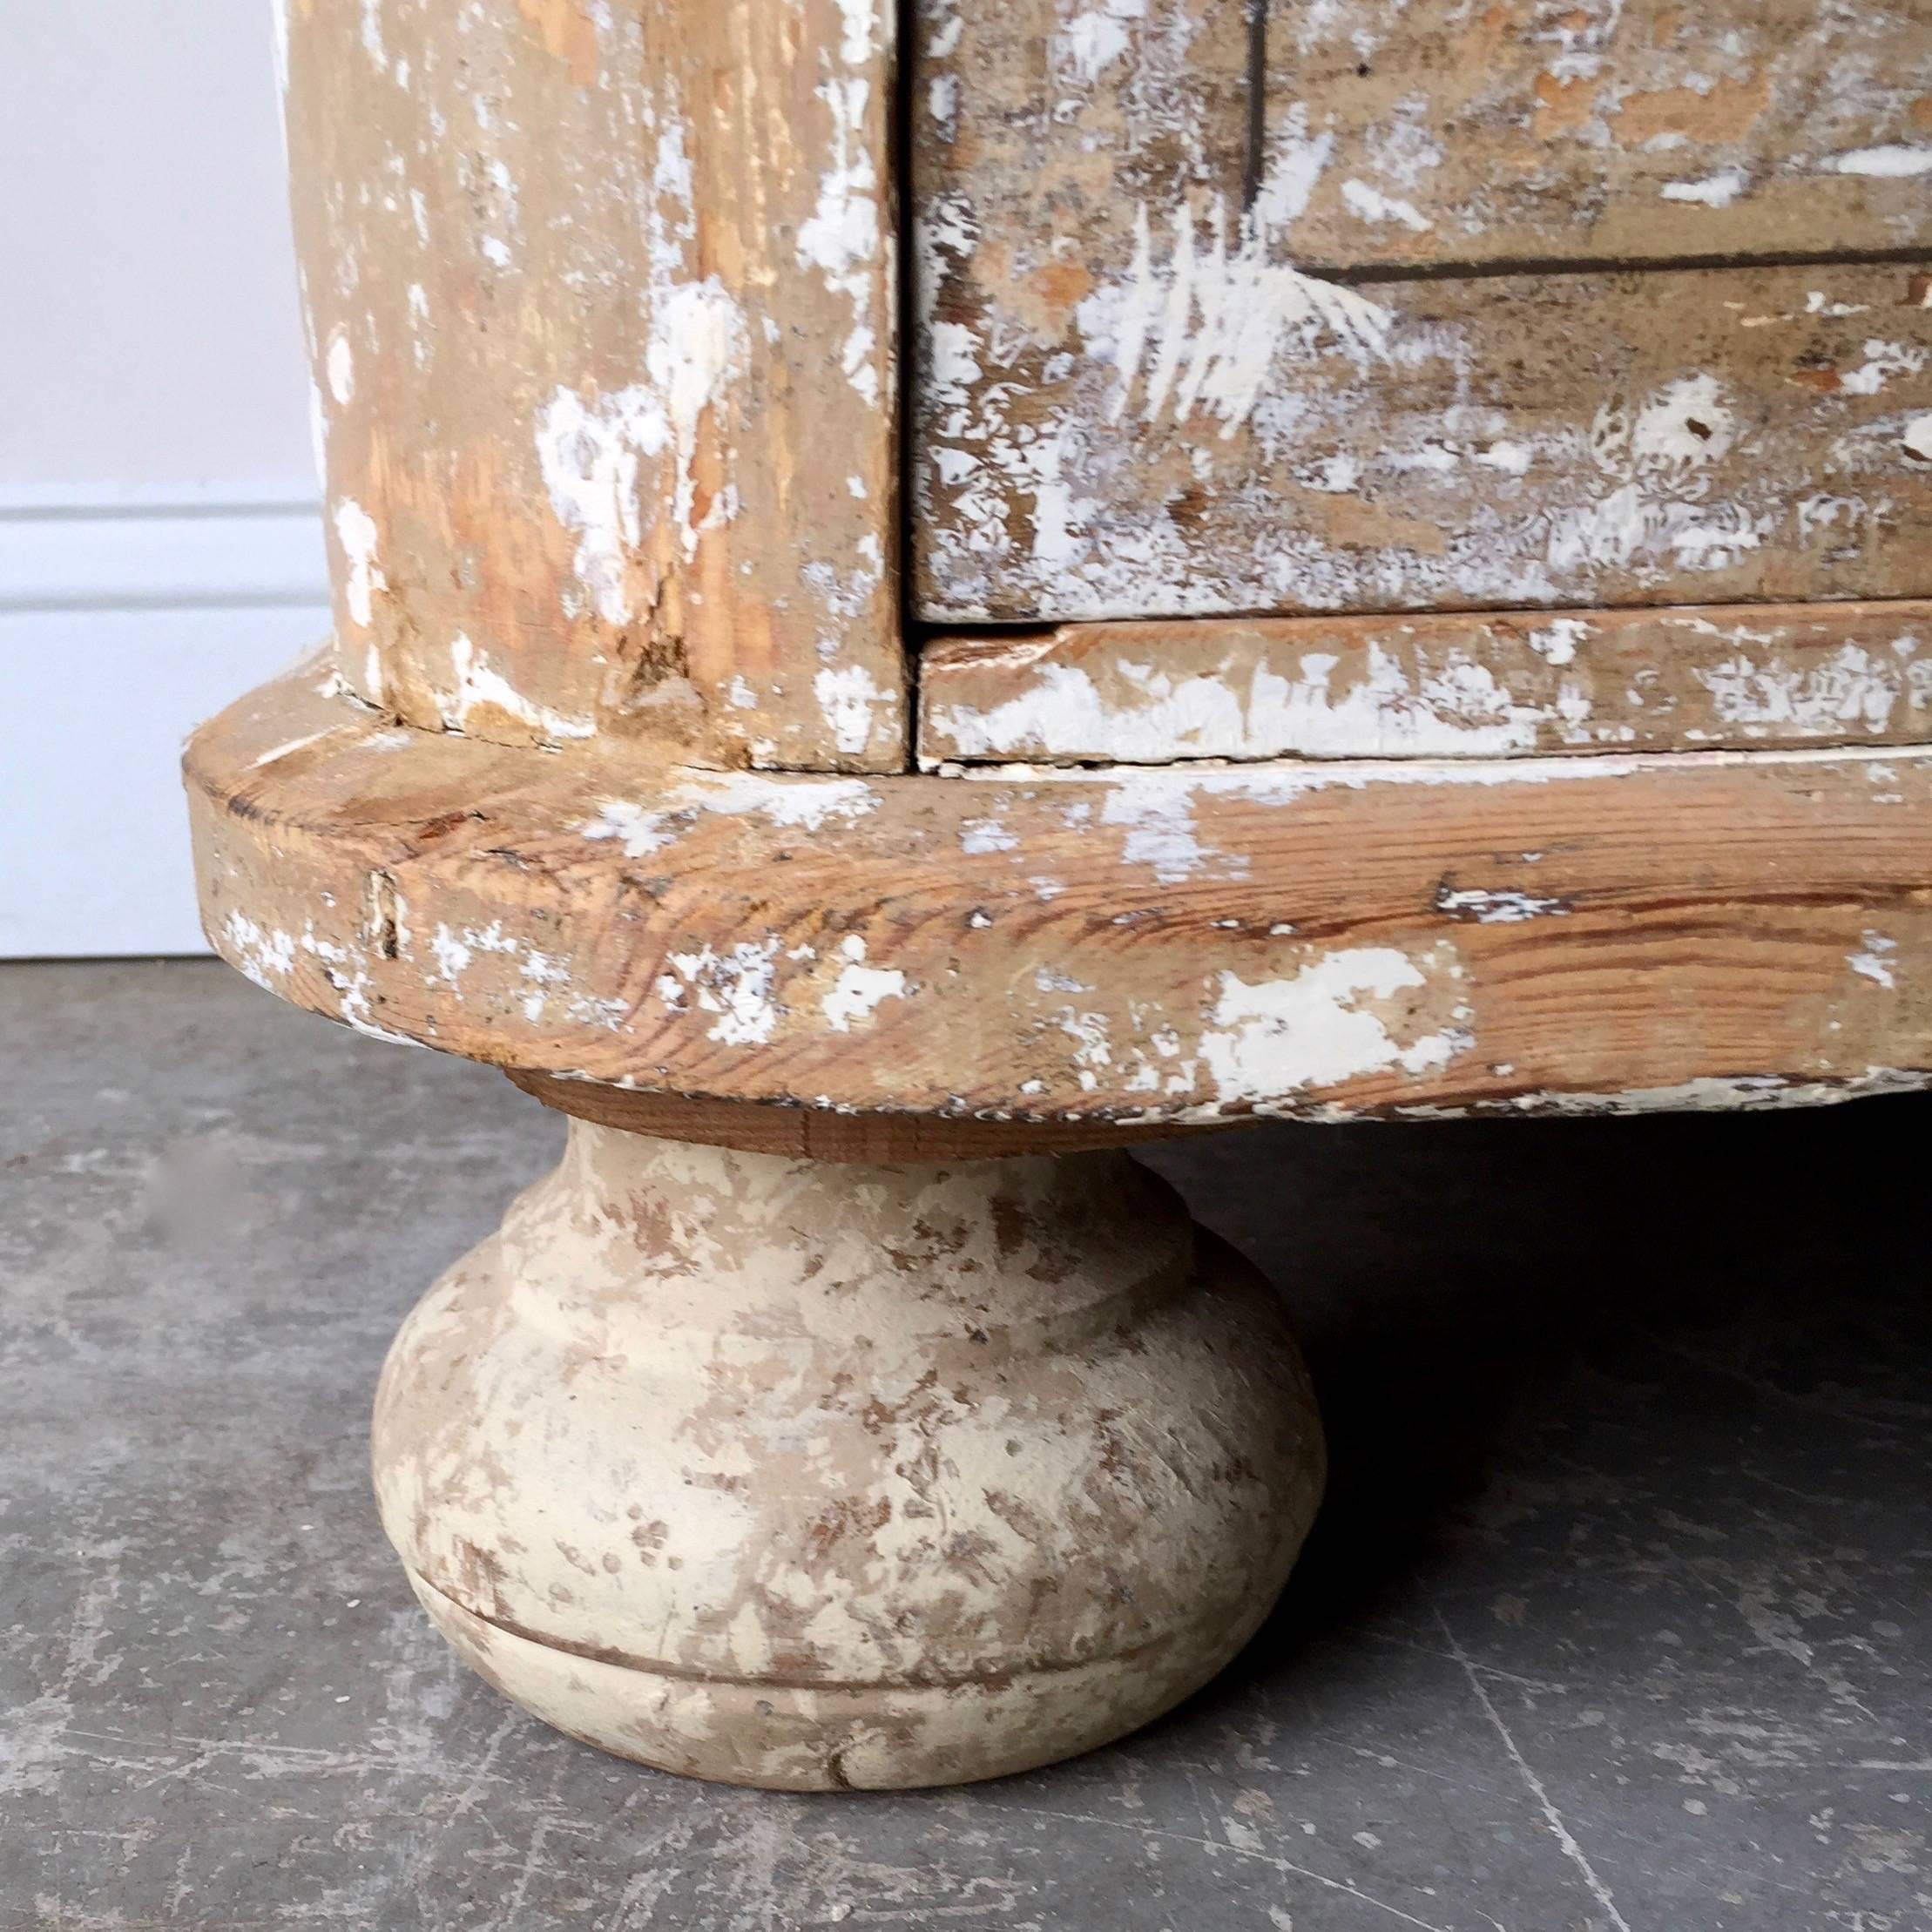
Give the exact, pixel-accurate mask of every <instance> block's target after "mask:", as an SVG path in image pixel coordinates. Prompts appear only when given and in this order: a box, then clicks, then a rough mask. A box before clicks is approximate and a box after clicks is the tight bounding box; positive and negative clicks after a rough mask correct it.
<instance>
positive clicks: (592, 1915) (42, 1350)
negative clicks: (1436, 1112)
mask: <svg viewBox="0 0 1932 1932" xmlns="http://www.w3.org/2000/svg"><path fill="white" fill-rule="evenodd" d="M0 1065H3V1067H4V1069H5V1073H6V1079H5V1091H6V1093H7V1097H8V1106H7V1108H6V1110H5V1115H6V1118H5V1120H4V1122H3V1124H0V1925H4V1926H6V1927H9V1928H11V1927H15V1926H35V1927H43V1926H44V1927H58V1928H72V1929H75V1932H79V1929H81V1928H110V1927H111V1928H131V1927H147V1926H188V1927H201V1928H210V1929H213V1928H216V1927H228V1926H280V1925H287V1924H300V1925H308V1926H325V1927H343V1928H348V1929H360V1928H378V1927H382V1928H387V1927H396V1928H410V1927H425V1928H432V1929H442V1928H452V1929H453V1928H481V1927H504V1928H512V1929H515V1932H544V1929H547V1928H550V1927H552V1926H563V1925H566V1924H567V1925H571V1926H580V1927H585V1928H596V1929H605V1932H610V1929H615V1928H618V1927H628V1928H638V1927H647V1926H649V1927H666V1928H678V1929H688V1932H767V1929H773V1932H777V1929H783V1932H791V1929H794V1928H809V1927H815V1926H821V1925H844V1926H850V1927H859V1926H902V1927H907V1928H915V1927H924V1928H935V1929H937V1928H953V1927H960V1928H974V1927H985V1928H988V1929H991V1932H1026V1929H1036V1928H1037V1929H1042V1932H1044V1929H1061V1928H1064V1929H1070V1932H1162V1929H1171V1932H1225V1929H1233V1928H1251V1927H1252V1928H1257V1929H1260V1932H1289V1929H1291V1928H1292V1929H1295V1932H1395V1929H1398V1928H1402V1927H1410V1928H1415V1927H1422V1928H1433V1929H1436V1932H1481V1929H1484V1928H1496V1929H1504V1928H1506V1929H1508V1932H1565V1929H1571V1928H1576V1929H1582V1928H1598V1929H1606V1928H1607V1929H1628V1932H1705V1929H1712V1932H1717V1929H1723V1932H1746V1929H1750V1932H1756V1929H1760V1928H1762V1929H1766V1932H1769V1929H1773V1928H1775V1929H1778V1932H1810V1929H1813V1928H1819V1929H1843V1932H1904V1929H1907V1928H1918V1927H1924V1926H1929V1925H1932V1845H1929V1837H1932V1821H1929V1819H1928V1813H1927V1802H1926V1800H1927V1795H1928V1793H1929V1792H1932V1595H1929V1591H1928V1584H1929V1582H1932V1517H1929V1515H1928V1512H1927V1509H1926V1503H1927V1499H1928V1496H1929V1493H1932V1490H1929V1483H1928V1476H1929V1462H1932V1456H1929V1449H1932V1304H1929V1300H1928V1297H1927V1296H1926V1294H1925V1292H1924V1291H1925V1288H1926V1286H1927V1276H1928V1272H1929V1264H1928V1260H1927V1240H1926V1236H1927V1220H1928V1203H1929V1192H1928V1187H1927V1172H1928V1170H1927V1165H1926V1150H1927V1146H1928V1134H1927V1130H1928V1127H1929V1126H1932V1108H1929V1106H1928V1105H1927V1104H1925V1103H1922V1102H1921V1101H1919V1100H1916V1099H1910V1100H1886V1101H1869V1102H1865V1103H1862V1104H1860V1105H1857V1106H1854V1107H1848V1108H1842V1109H1838V1110H1834V1111H1826V1112H1821V1113H1816V1114H1808V1115H1791V1116H1781V1117H1769V1116H1766V1117H1756V1118H1725V1119H1664V1120H1650V1121H1640V1122H1629V1123H1619V1122H1598V1121H1591V1122H1575V1123H1552V1124H1547V1125H1542V1124H1539V1125H1527V1124H1517V1123H1510V1124H1503V1125H1483V1126H1464V1125H1436V1126H1427V1127H1423V1126H1408V1127H1393V1128H1390V1127H1357V1128H1347V1129H1336V1128H1307V1129H1293V1128H1280V1129H1270V1130H1266V1131H1263V1132H1257V1133H1255V1134H1254V1135H1252V1136H1249V1137H1244V1138H1241V1139H1240V1140H1237V1141H1234V1142H1232V1143H1230V1142H1223V1143H1219V1144H1217V1145H1196V1146H1192V1147H1190V1148H1188V1149H1187V1150H1186V1152H1184V1153H1181V1154H1179V1155H1173V1156H1163V1157H1161V1158H1160V1163H1159V1164H1160V1165H1163V1166H1164V1167H1165V1168H1167V1169H1169V1170H1170V1171H1171V1172H1173V1173H1175V1174H1176V1176H1177V1177H1178V1178H1179V1179H1182V1180H1183V1182H1184V1184H1185V1185H1186V1186H1187V1188H1188V1190H1189V1192H1191V1194H1192V1196H1193V1197H1194V1199H1195V1200H1196V1204H1197V1207H1198V1209H1199V1212H1201V1213H1203V1214H1204V1216H1205V1217H1206V1218H1207V1219H1210V1220H1213V1221H1215V1222H1218V1223H1219V1225H1221V1226H1223V1227H1225V1228H1226V1230H1227V1231H1228V1232H1230V1233H1233V1235H1234V1236H1235V1237H1236V1238H1237V1239H1238V1240H1241V1241H1243V1242H1245V1243H1246V1245H1247V1246H1249V1247H1250V1248H1251V1249H1252V1250H1253V1252H1255V1253H1257V1254H1258V1255H1259V1256H1260V1258H1261V1259H1262V1260H1264V1261H1265V1262H1266V1263H1267V1265H1268V1266H1269V1267H1272V1268H1273V1270H1274V1272H1275V1273H1276V1276H1277V1278H1278V1279H1279V1280H1280V1281H1281V1282H1282V1284H1283V1286H1284V1287H1285V1289H1286V1290H1287V1293H1288V1294H1290V1295H1291V1296H1292V1297H1293V1299H1294V1302H1295V1304H1296V1306H1297V1307H1299V1308H1300V1311H1301V1313H1302V1316H1303V1319H1304V1322H1305V1326H1306V1330H1307V1337H1308V1341H1309V1343H1310V1348H1311V1352H1312V1354H1313V1356H1314V1361H1315V1365H1316V1368H1317V1371H1318V1374H1319V1376H1320V1379H1321V1385H1322V1389H1323V1393H1324V1396H1325V1399H1326V1402H1327V1407H1328V1411H1329V1415H1330V1422H1331V1429H1332V1435H1333V1439H1334V1470H1335V1474H1334V1483H1333V1487H1332V1490H1331V1494H1330V1500H1329V1503H1328V1505H1327V1512H1326V1514H1325V1517H1324V1519H1323V1521H1322V1523H1321V1527H1320V1528H1319V1530H1318V1531H1317V1534H1316V1537H1315V1540H1314V1543H1313V1544H1311V1546H1310V1549H1309V1551H1308V1553H1307V1557H1306V1559H1305V1562H1304V1564H1303V1566H1302V1569H1301V1571H1300V1572H1299V1574H1298V1576H1297V1578H1296V1580H1295V1582H1294V1584H1293V1585H1292V1586H1291V1589H1290V1591H1289V1594H1288V1597H1287V1599H1286V1602H1285V1604H1284V1606H1283V1608H1282V1610H1281V1611H1280V1613H1279V1614H1278V1616H1277V1618H1276V1619H1275V1621H1274V1623H1273V1625H1271V1626H1270V1628H1269V1629H1268V1630H1267V1631H1266V1632H1265V1633H1264V1635H1263V1637H1262V1638H1261V1639H1260V1641H1258V1642H1257V1644H1256V1645H1255V1646H1254V1648H1253V1651H1252V1652H1250V1654H1249V1655H1248V1656H1247V1657H1246V1658H1245V1659H1244V1660H1243V1661H1242V1662H1241V1663H1240V1665H1237V1666H1236V1667H1235V1669H1234V1670H1233V1671H1232V1672H1230V1673H1229V1674H1228V1675H1227V1676H1226V1678H1225V1679H1223V1680H1222V1681H1221V1682H1220V1683H1219V1684H1218V1685H1215V1686H1214V1687H1213V1689H1212V1690H1210V1691H1209V1692H1206V1694H1205V1695H1203V1696H1202V1697H1200V1698H1199V1699H1196V1700H1195V1701H1194V1702H1193V1703H1192V1705H1190V1706H1187V1707H1186V1708H1185V1709H1184V1710H1182V1711H1181V1712H1179V1713H1177V1714H1176V1715H1175V1716H1174V1717H1172V1718H1171V1719H1168V1720H1167V1721H1166V1722H1165V1723H1163V1724H1161V1725H1159V1726H1157V1727H1156V1728H1155V1729H1153V1730H1152V1731H1151V1732H1149V1733H1145V1734H1144V1735H1142V1736H1141V1737H1139V1738H1137V1739H1132V1741H1130V1742H1128V1743H1126V1744H1125V1745H1123V1746H1119V1747H1118V1748H1116V1749H1113V1750H1111V1751H1106V1752H1103V1753H1099V1754H1098V1755H1096V1756H1094V1757H1091V1758H1088V1759H1086V1760H1083V1761H1081V1762H1079V1763H1076V1764H1071V1765H1066V1766H1061V1767H1059V1768H1058V1769H1056V1770H1052V1771H1047V1772H1043V1773H1039V1774H1037V1775H1036V1776H1032V1777H1028V1778H1022V1779H1016V1780H1011V1781H1010V1782H1007V1783H1003V1784H999V1785H996V1786H989V1787H981V1788H978V1789H975V1790H969V1791H965V1792H960V1793H955V1794H932V1795H917V1796H908V1797H861V1796H841V1797H837V1798H826V1799H785V1798H774V1797H766V1796H760V1795H758V1794H751V1793H740V1792H733V1791H728V1790H723V1789H714V1788H707V1787H700V1786H697V1785H692V1784H687V1783H684V1782H681V1781H679V1780H676V1779H672V1778H667V1777H661V1776H658V1775H655V1774H652V1773H647V1772H642V1771H638V1770H635V1769H633V1768H631V1767H629V1766H623V1765H619V1764H618V1763H615V1762H613V1761H611V1760H608V1759H605V1758H603V1757H600V1756H599V1755H598V1754H597V1753H594V1752H592V1751H590V1750H588V1749H586V1748H584V1747H582V1746H578V1745H575V1744H572V1743H570V1742H568V1741H566V1740H565V1739H563V1738H560V1737H557V1736H555V1735H553V1734H552V1733H549V1732H547V1731H545V1730H544V1729H543V1728H542V1727H541V1726H538V1725H537V1724H536V1723H534V1722H532V1721H530V1720H529V1719H525V1718H524V1717H523V1716H521V1715H520V1714H519V1713H518V1712H516V1711H514V1710H513V1709H511V1708H510V1706H507V1705H505V1704H503V1702H502V1701H501V1700H499V1699H497V1696H496V1695H495V1694H494V1693H493V1692H490V1690H488V1689H487V1688H486V1687H485V1686H484V1685H483V1684H482V1683H480V1682H478V1681H476V1680H474V1679H471V1678H469V1677H468V1676H466V1675H465V1674H464V1673H463V1672H462V1671H461V1670H460V1669H459V1668H458V1667H457V1666H456V1664H455V1663H454V1661H453V1660H452V1659H451V1658H450V1657H449V1655H448V1654H447V1653H446V1652H445V1651H444V1650H443V1648H442V1645H441V1643H440V1642H439V1641H438V1640H437V1639H436V1638H434V1637H433V1636H432V1635H431V1634H430V1631H429V1628H428V1626H427V1625H426V1624H425V1623H424V1622H423V1620H422V1617H421V1615H420V1614H419V1613H418V1611H416V1609H415V1605H414V1604H413V1603H412V1602H411V1600H410V1599H409V1596H408V1594H407V1592H406V1591H405V1590H404V1588H403V1585H402V1578H401V1577H400V1575H399V1574H398V1572H397V1570H396V1568H395V1564H393V1562H392V1561H391V1560H390V1558H389V1557H388V1551H387V1549H386V1547H385V1545H384V1544H383V1543H382V1537H381V1533H380V1531H379V1530H378V1529H377V1526H376V1523H375V1516H374V1513H373V1510H372V1508H371V1505H370V1501H369V1496H368V1483H367V1481H366V1478H365V1473H364V1453H365V1427H366V1412H367V1408H368V1398H369V1393H370V1389H371V1387H372V1385H373V1382H374V1380H375V1371H376V1366H377V1363H378V1361H379V1360H380V1357H381V1354H382V1349H383V1348H384V1346H385V1344H386V1343H387V1341H388V1338H389V1335H390V1334H391V1332H392V1331H393V1329H394V1328H395V1325H396V1323H397V1321H399V1319H400V1318H401V1316H402V1313H403V1311H404V1310H405V1308H406V1307H408V1306H409V1303H410V1302H411V1301H412V1300H414V1299H415V1296H416V1295H417V1294H418V1293H420V1291H421V1290H422V1287H424V1286H425V1285H426V1284H427V1282H428V1281H429V1279H430V1278H431V1276H432V1275H433V1274H434V1273H436V1270H437V1269H438V1268H439V1267H441V1266H442V1263H444V1262H445V1261H447V1260H449V1258H450V1257H452V1256H453V1255H455V1254H456V1253H458V1252H459V1251H460V1250H461V1249H462V1248H463V1247H464V1246H467V1245H468V1244H469V1243H470V1242H471V1241H473V1240H476V1238H477V1237H478V1236H479V1235H481V1234H482V1233H483V1231H484V1230H485V1229H486V1228H488V1227H489V1226H490V1225H491V1224H492V1222H493V1221H494V1219H495V1218H496V1216H497V1213H498V1212H499V1210H500V1208H501V1206H502V1205H503V1201H504V1199H505V1197H506V1196H507V1195H508V1194H509V1193H510V1192H511V1190H512V1189H513V1188H514V1187H516V1186H518V1185H520V1184H521V1183H522V1182H523V1181H524V1180H525V1179H527V1178H529V1177H530V1175H531V1174H532V1173H533V1172H536V1171H537V1168H538V1167H539V1166H540V1165H542V1164H543V1163H544V1161H545V1160H546V1159H547V1158H548V1157H549V1155H550V1153H551V1150H552V1149H553V1147H554V1145H555V1144H556V1141H557V1127H556V1125H555V1123H554V1122H553V1121H551V1119H549V1118H547V1117H545V1116H544V1115H543V1114H542V1113H541V1112H540V1111H538V1110H537V1108H536V1107H535V1106H534V1105H533V1104H530V1102H528V1101H526V1100H524V1099H523V1098H521V1097H520V1096H518V1095H517V1094H516V1093H514V1092H513V1091H511V1090H510V1088H509V1087H508V1085H507V1084H505V1083H503V1081H501V1080H500V1079H498V1078H497V1077H494V1076H492V1075H490V1074H488V1073H486V1072H483V1071H480V1070H478V1069H476V1068H474V1067H469V1066H465V1065H461V1064H454V1063H449V1062H445V1061H443V1060H441V1059H439V1058H437V1057H432V1056H430V1055H429V1054H423V1053H411V1052H405V1051H402V1050H396V1049H393V1048H387V1047H382V1046H379V1045H375V1044H371V1043H369V1042H368V1041H365V1040H361V1039H359V1038H355V1037H350V1036H348V1035H347V1034H343V1033H341V1032H337V1031H335V1030H332V1029H330V1028H328V1027H326V1026H324V1025H323V1024H321V1023H320V1022H318V1021H313V1020H309V1019H307V1018H305V1017H301V1016H299V1015H296V1014H294V1013H293V1012H290V1011H287V1010H285V1009H283V1008H281V1007H280V1006H278V1005H277V1004H276V1003H274V1002H273V1001H271V1000H269V999H268V998H267V997H266V996H263V995H261V994H259V993H257V992H255V991H254V990H253V989H252V988H250V987H248V986H247V985H246V984H245V983H243V982H241V981H240V980H239V979H238V978H236V977H234V976H233V975H230V974H228V973H226V972H225V971H223V970H221V969H217V968H215V967H213V966H212V965H206V964H190V965H179V964H177V965H170V966H160V967H157V966H151V965H142V966H125V967H101V966H91V967H47V966H38V967H16V968H4V969H0Z"/></svg>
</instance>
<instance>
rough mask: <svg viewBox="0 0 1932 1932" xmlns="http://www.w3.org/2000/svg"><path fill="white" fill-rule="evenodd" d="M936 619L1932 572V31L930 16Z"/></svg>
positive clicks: (1017, 11) (1858, 581)
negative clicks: (1931, 265)
mask: <svg viewBox="0 0 1932 1932" xmlns="http://www.w3.org/2000/svg"><path fill="white" fill-rule="evenodd" d="M913 59H914V73H913V83H914V84H913V112H914V119H915V142H914V152H913V186H914V220H915V240H916V242H917V244H918V247H917V253H918V258H919V266H918V270H917V274H918V278H919V287H918V289H917V296H918V300H917V304H916V313H917V320H918V329H917V334H916V337H915V372H914V379H913V395H912V407H913V420H914V451H915V478H914V480H915V487H916V490H917V511H916V533H915V534H916V541H915V552H916V556H915V564H916V577H915V583H916V599H917V605H918V609H919V611H920V614H921V615H922V616H923V617H925V618H928V619H930V620H935V621H940V622H945V621H954V620H960V621H972V620H979V619H988V618H991V619H1007V620H1013V619H1021V620H1045V621H1062V620H1077V619H1090V618H1133V617H1140V618H1146V617H1169V616H1183V615H1202V614H1208V613H1228V612H1255V613H1262V612H1294V611H1415V610H1427V609H1457V608H1462V609H1470V608H1481V607H1511V606H1515V607H1521V606H1539V605H1542V606H1553V605H1602V606H1614V605H1627V604H1639V603H1659V602H1662V603H1697V602H1726V601H1733V600H1761V601H1794V602H1801V601H1805V600H1808V599H1813V598H1898V597H1909V596H1914V595H1919V594H1923V593H1924V592H1926V591H1929V590H1932V306H1929V304H1932V276H1929V274H1928V273H1927V269H1928V266H1929V263H1928V261H1927V260H1926V259H1924V253H1922V252H1927V253H1932V249H1929V237H1932V225H1929V220H1928V211H1929V207H1932V14H1928V12H1927V10H1925V8H1924V7H1923V6H1922V4H1918V3H1916V0H1914V3H1909V4H1908V3H1906V0H1893V3H1890V4H1885V5H1878V6H1871V7H1865V8H1859V9H1849V8H1836V7H1827V6H1823V5H1818V4H1808V3H1806V4H1800V3H1792V0H1775V3H1770V4H1766V3H1765V0H1753V3H1746V0H1722V3H1719V4H1714V5H1711V6H1706V7H1704V8H1701V9H1694V10H1693V9H1683V8H1679V7H1674V6H1665V5H1662V4H1659V3H1657V0H1623V3H1621V4H1620V5H1619V4H1618V3H1616V0H1584V3H1582V4H1577V5H1570V6H1564V7H1562V8H1558V7H1556V6H1551V5H1535V4H1529V3H1524V0H1518V3H1516V4H1511V3H1510V0H1498V3H1496V4H1495V5H1492V6H1490V7H1489V8H1487V9H1486V10H1482V9H1479V8H1478V7H1476V6H1471V5H1465V4H1459V3H1450V0H1415V3H1413V4H1410V5H1408V6H1406V7H1397V6H1394V5H1374V4H1362V3H1356V4H1347V3H1337V4H1334V5H1325V6H1321V7H1314V6H1307V7H1295V8H1289V7H1287V6H1285V5H1283V4H1280V3H1279V0H1277V3H1276V4H1275V5H1274V6H1273V8H1272V9H1271V8H1269V7H1267V4H1266V0H1253V4H1252V5H1248V6H1244V5H1242V4H1240V3H1239V0H1192V3H1191V4H1190V3H1186V0H1099V3H1098V4H1084V5H1081V4H1075V3H1074V0H1016V3H1014V4H1010V5H1006V6H1003V7H999V8H981V9H976V10H968V9H966V8H964V7H963V6H961V5H958V4H956V3H955V0H922V4H921V6H920V8H919V9H918V32H917V36H916V44H915V51H914V57H913Z"/></svg>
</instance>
